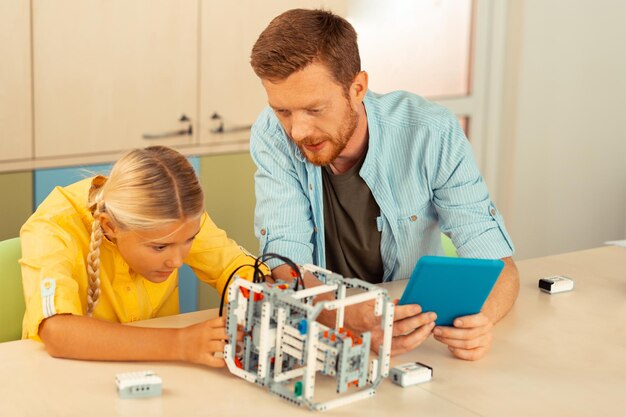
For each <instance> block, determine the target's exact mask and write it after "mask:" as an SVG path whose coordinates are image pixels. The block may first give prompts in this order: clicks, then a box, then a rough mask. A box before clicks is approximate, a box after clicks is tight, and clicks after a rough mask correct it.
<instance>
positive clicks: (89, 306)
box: [20, 146, 254, 367]
mask: <svg viewBox="0 0 626 417" xmlns="http://www.w3.org/2000/svg"><path fill="white" fill-rule="evenodd" d="M20 236H21V240H22V256H23V257H22V259H21V260H20V262H21V265H22V276H23V283H24V294H25V298H26V313H25V315H24V322H23V337H24V338H31V339H35V340H41V341H43V343H44V344H45V347H46V350H47V351H48V352H49V353H50V355H52V356H55V357H64V358H76V359H86V360H150V361H154V360H178V361H187V362H194V363H200V364H205V365H209V366H216V367H220V366H224V361H223V359H221V358H219V357H216V356H214V353H216V352H221V351H222V349H223V346H224V339H225V337H226V332H225V323H224V320H223V319H222V318H216V319H213V320H208V321H206V322H203V323H200V324H197V325H193V326H189V327H186V328H182V329H155V328H142V327H134V326H123V325H121V323H128V322H133V321H138V320H145V319H149V318H153V317H161V316H167V315H171V314H177V313H178V311H179V308H178V273H177V270H178V268H179V267H180V266H181V265H182V264H183V263H186V264H188V265H189V266H190V267H191V268H192V269H193V270H194V272H195V273H196V274H197V275H198V277H199V278H200V279H202V280H203V281H205V282H207V283H209V284H210V285H212V286H214V287H215V288H216V289H217V290H218V292H219V293H222V292H223V291H224V290H225V288H224V287H225V285H226V282H227V280H228V277H229V276H230V275H231V273H232V272H233V271H234V270H235V269H237V268H239V267H240V266H241V265H245V264H250V263H251V262H253V261H254V259H253V258H251V257H250V256H249V255H248V254H247V253H246V252H245V251H244V250H243V249H241V248H240V247H239V246H238V245H237V244H236V243H235V242H234V241H232V240H230V239H229V238H228V237H227V236H226V234H225V233H224V231H222V230H220V229H219V228H217V227H216V226H215V224H214V223H213V222H212V221H211V219H210V218H209V216H208V214H207V213H206V212H205V211H204V195H203V192H202V189H201V187H200V184H199V182H198V179H197V177H196V175H195V172H194V170H193V168H192V167H191V165H190V164H189V162H188V161H187V159H186V158H185V157H184V156H182V155H181V154H180V153H178V152H176V151H174V150H172V149H170V148H166V147H162V146H154V147H149V148H145V149H137V150H133V151H131V152H129V153H127V154H126V155H125V156H123V157H122V158H121V159H120V160H119V161H118V162H117V163H116V164H115V165H114V166H113V169H112V170H111V173H110V175H109V177H108V178H105V177H102V176H97V177H94V178H89V179H85V180H83V181H79V182H77V183H75V184H73V185H70V186H68V187H57V188H56V189H55V190H54V191H53V192H52V193H51V194H50V195H49V196H48V197H47V198H46V200H45V201H44V202H43V203H42V204H41V205H40V206H39V208H38V209H37V211H36V212H35V213H34V214H33V215H32V216H31V217H30V218H29V219H28V221H27V222H26V223H25V224H24V226H23V227H22V230H21V233H20ZM237 273H238V275H240V276H244V277H246V278H250V279H251V278H252V268H240V269H239V270H238V271H237ZM246 275H249V276H246Z"/></svg>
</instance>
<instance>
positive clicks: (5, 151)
mask: <svg viewBox="0 0 626 417" xmlns="http://www.w3.org/2000/svg"><path fill="white" fill-rule="evenodd" d="M0 51H2V59H0V161H6V160H13V159H26V158H30V157H31V155H32V119H31V72H30V71H31V60H30V5H29V3H28V2H27V1H0Z"/></svg>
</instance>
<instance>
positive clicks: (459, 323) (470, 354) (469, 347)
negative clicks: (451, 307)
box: [433, 313, 493, 361]
mask: <svg viewBox="0 0 626 417" xmlns="http://www.w3.org/2000/svg"><path fill="white" fill-rule="evenodd" d="M492 328H493V324H492V323H491V321H490V320H489V319H488V318H487V316H486V315H485V314H483V313H478V314H474V315H471V316H464V317H459V318H457V319H455V320H454V327H446V326H437V327H436V328H435V330H434V332H433V333H434V337H435V339H436V340H438V341H439V342H441V343H444V344H446V345H448V349H450V352H452V354H453V355H454V356H456V357H457V358H459V359H465V360H468V361H475V360H477V359H480V358H482V357H483V356H485V354H486V353H487V352H488V351H489V349H490V348H491V343H492V341H493V335H492V333H491V329H492Z"/></svg>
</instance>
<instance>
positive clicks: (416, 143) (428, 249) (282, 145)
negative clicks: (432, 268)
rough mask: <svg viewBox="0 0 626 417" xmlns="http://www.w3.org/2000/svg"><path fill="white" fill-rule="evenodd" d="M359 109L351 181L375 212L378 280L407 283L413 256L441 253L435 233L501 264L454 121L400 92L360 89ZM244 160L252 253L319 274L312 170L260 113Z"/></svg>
mask: <svg viewBox="0 0 626 417" xmlns="http://www.w3.org/2000/svg"><path fill="white" fill-rule="evenodd" d="M364 104H365V111H366V113H367V123H368V129H369V144H368V151H367V156H366V157H365V161H364V162H363V166H362V168H361V170H360V171H359V175H360V176H361V177H362V178H363V180H364V181H365V183H366V184H367V185H368V186H369V188H370V190H371V191H372V195H373V196H374V199H375V200H376V202H377V203H378V206H379V207H380V211H381V215H380V217H379V218H377V219H376V222H377V228H378V230H380V232H381V244H380V245H381V247H380V252H381V256H382V260H383V265H384V276H383V281H389V280H396V279H406V278H408V277H409V276H410V274H411V272H412V270H413V267H414V266H415V263H416V262H417V260H418V259H419V258H420V257H421V256H423V255H443V248H442V246H441V236H440V233H441V232H443V233H445V234H447V235H448V236H450V238H451V239H452V242H453V243H454V246H455V247H456V248H457V252H458V254H459V256H461V257H468V258H492V259H495V258H504V257H507V256H511V255H512V253H513V244H512V242H511V239H510V237H509V235H508V233H507V231H506V229H505V227H504V222H503V220H502V217H501V215H500V214H499V212H498V211H497V210H496V208H495V206H494V204H493V203H492V202H491V200H490V198H489V192H488V191H487V187H486V185H485V182H484V181H483V178H482V176H481V175H480V172H479V171H478V167H477V166H476V162H475V161H474V157H473V154H472V150H471V146H470V144H469V142H468V140H467V139H466V137H465V135H464V133H463V131H462V130H461V127H460V126H459V123H458V120H457V118H456V117H455V116H454V114H452V113H451V112H450V111H449V110H447V109H445V108H444V107H442V106H439V105H437V104H434V103H431V102H429V101H427V100H425V99H423V98H421V97H419V96H416V95H414V94H411V93H407V92H404V91H397V92H393V93H389V94H384V95H379V94H375V93H372V92H371V91H370V92H368V93H367V95H366V97H365V99H364ZM250 153H251V156H252V159H253V160H254V162H255V163H256V166H257V171H256V174H255V187H256V210H255V221H254V229H255V234H256V236H257V238H258V239H259V241H260V245H261V248H260V250H261V253H268V252H272V253H278V254H280V255H283V256H287V257H289V258H290V259H292V260H293V261H294V262H296V263H299V264H304V263H314V264H316V265H319V266H321V267H325V264H326V262H325V243H324V209H323V204H324V198H323V192H322V174H321V170H320V167H318V166H315V165H313V164H311V163H310V162H308V161H307V160H306V159H305V158H304V156H303V155H302V153H301V152H300V150H299V149H298V148H297V147H296V146H295V145H294V144H293V143H292V142H291V141H290V140H289V138H288V136H287V135H286V134H285V131H284V130H283V128H282V126H281V125H280V123H279V121H278V119H277V118H276V116H275V115H274V113H273V111H272V109H270V108H266V109H265V110H264V111H263V112H262V113H261V114H260V116H259V118H258V119H257V121H256V122H255V124H254V126H253V127H252V136H251V140H250ZM277 263H280V261H278V262H277ZM277 263H275V264H272V263H271V262H270V266H271V267H274V266H276V264H277Z"/></svg>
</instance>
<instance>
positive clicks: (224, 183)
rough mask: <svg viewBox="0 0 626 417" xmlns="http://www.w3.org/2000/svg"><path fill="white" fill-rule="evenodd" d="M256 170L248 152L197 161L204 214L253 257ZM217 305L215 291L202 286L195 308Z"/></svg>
mask: <svg viewBox="0 0 626 417" xmlns="http://www.w3.org/2000/svg"><path fill="white" fill-rule="evenodd" d="M255 170H256V167H255V166H254V163H253V162H252V159H251V158H250V154H249V153H248V152H245V153H236V154H227V155H215V156H205V157H202V158H201V159H200V181H201V183H202V187H203V189H204V194H205V206H206V209H207V212H208V213H209V215H210V216H211V218H212V219H213V221H214V222H215V224H217V226H218V227H219V228H221V229H223V230H225V231H226V233H227V234H228V236H229V237H230V238H231V239H233V240H235V241H236V242H237V243H239V244H240V245H241V246H243V247H244V248H246V249H247V250H248V251H250V252H251V253H252V254H257V253H258V251H259V243H258V241H257V239H256V237H255V236H254V204H255V197H254V172H255ZM217 306H219V296H218V294H217V291H215V290H214V289H213V288H212V287H210V286H209V285H207V284H204V283H201V284H200V289H199V292H198V308H199V309H206V308H213V307H217Z"/></svg>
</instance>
